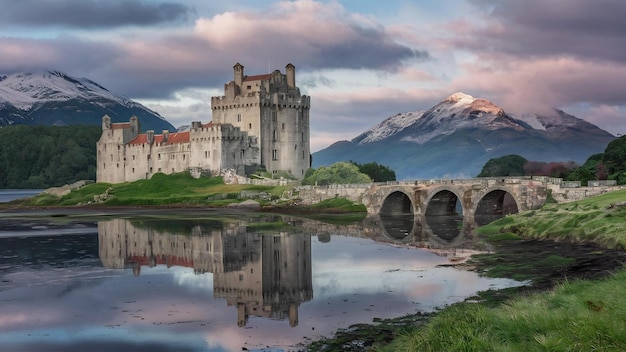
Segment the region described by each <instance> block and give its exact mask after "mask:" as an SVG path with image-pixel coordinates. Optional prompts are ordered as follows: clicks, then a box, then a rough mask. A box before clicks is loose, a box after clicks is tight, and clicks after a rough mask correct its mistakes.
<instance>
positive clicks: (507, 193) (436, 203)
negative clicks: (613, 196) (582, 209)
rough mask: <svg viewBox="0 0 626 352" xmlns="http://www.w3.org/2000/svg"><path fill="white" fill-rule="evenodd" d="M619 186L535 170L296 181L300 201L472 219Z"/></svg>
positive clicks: (388, 212)
mask: <svg viewBox="0 0 626 352" xmlns="http://www.w3.org/2000/svg"><path fill="white" fill-rule="evenodd" d="M621 188H623V186H616V185H614V184H613V185H611V184H609V185H601V186H595V187H578V186H576V187H570V186H568V185H566V184H564V183H563V180H562V179H560V178H550V177H544V176H539V177H498V178H472V179H445V180H415V181H399V182H398V181H394V182H386V183H369V184H348V185H328V186H300V187H297V188H296V189H295V192H297V196H298V197H299V198H300V199H301V200H302V203H303V204H304V205H311V204H315V203H318V202H320V201H323V200H325V199H330V198H334V197H344V198H347V199H349V200H352V201H354V202H357V203H362V204H364V205H365V207H366V208H367V213H368V214H369V215H381V216H386V215H402V214H412V215H415V216H442V215H463V217H465V218H470V219H473V218H474V217H476V216H483V215H484V216H493V215H498V216H503V215H507V214H513V213H517V212H521V211H525V210H531V209H538V208H540V207H541V206H542V205H543V204H544V203H545V202H546V199H547V198H548V194H549V193H551V194H552V198H553V199H554V200H556V201H557V202H559V203H566V202H570V201H574V200H579V199H584V198H587V197H591V196H596V195H599V194H602V193H606V192H610V191H614V190H618V189H621Z"/></svg>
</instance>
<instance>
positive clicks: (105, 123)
mask: <svg viewBox="0 0 626 352" xmlns="http://www.w3.org/2000/svg"><path fill="white" fill-rule="evenodd" d="M102 129H103V130H110V129H111V118H110V117H109V115H107V114H104V116H102Z"/></svg>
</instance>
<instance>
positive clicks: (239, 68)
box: [233, 63, 243, 88]
mask: <svg viewBox="0 0 626 352" xmlns="http://www.w3.org/2000/svg"><path fill="white" fill-rule="evenodd" d="M233 71H234V74H235V84H236V85H237V87H239V88H241V84H242V83H243V65H241V64H240V63H236V64H235V66H233Z"/></svg>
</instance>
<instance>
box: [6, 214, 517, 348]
mask: <svg viewBox="0 0 626 352" xmlns="http://www.w3.org/2000/svg"><path fill="white" fill-rule="evenodd" d="M47 215H49V214H47ZM57 215H59V214H57ZM174 215H175V216H174ZM44 219H46V220H44ZM450 221H452V222H455V223H456V225H452V226H450V225H448V226H447V227H445V228H446V230H442V231H443V232H441V233H440V236H438V235H437V234H436V232H437V231H433V230H432V229H431V227H430V226H429V225H428V222H427V221H423V224H424V225H423V226H421V225H420V226H418V225H416V221H413V220H407V219H402V218H394V219H380V218H368V219H366V220H364V221H362V222H358V223H352V224H348V225H336V224H331V223H328V222H322V221H314V220H309V219H303V218H298V217H291V216H282V215H275V214H243V213H238V214H232V213H230V214H229V213H222V212H216V211H206V212H199V211H195V212H181V213H180V214H164V213H158V214H157V213H154V214H152V213H138V212H135V213H127V214H117V215H111V214H99V215H98V214H90V215H89V216H76V214H74V216H72V217H62V216H56V217H55V216H53V217H45V218H44V217H42V216H36V214H20V215H19V216H17V215H15V214H7V213H0V351H91V352H94V351H111V350H117V351H144V350H145V351H148V350H149V351H165V350H175V351H241V350H243V349H247V350H252V351H253V350H258V351H270V350H271V351H288V350H298V346H301V345H302V344H304V343H306V342H307V341H310V340H311V339H319V338H322V337H324V336H326V337H330V336H332V334H333V333H334V332H335V331H336V330H337V329H342V328H347V327H349V326H350V325H352V324H355V323H370V322H372V320H373V319H374V318H390V317H397V316H401V315H405V314H407V313H415V312H418V311H432V310H434V309H435V308H436V307H441V306H444V305H446V304H449V303H453V302H457V301H461V300H463V299H465V298H467V297H469V296H471V295H473V294H475V293H476V292H477V291H481V290H486V289H494V288H495V289H498V288H503V287H509V286H514V285H520V284H521V283H519V282H516V281H513V280H508V279H488V278H482V277H479V276H478V275H477V274H475V273H473V272H467V271H463V270H458V269H455V268H453V267H449V266H442V265H445V264H450V263H451V262H459V261H462V260H463V259H464V258H467V257H468V256H469V255H471V254H472V253H475V252H476V250H474V249H473V248H474V238H473V237H472V235H471V233H470V232H469V231H466V230H465V228H466V227H467V226H469V225H466V224H464V223H463V219H462V217H461V218H454V219H451V220H450ZM440 222H441V221H440ZM430 224H431V225H432V224H433V223H432V221H431V222H430ZM455 233H456V235H454V234H455Z"/></svg>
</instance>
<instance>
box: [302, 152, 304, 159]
mask: <svg viewBox="0 0 626 352" xmlns="http://www.w3.org/2000/svg"><path fill="white" fill-rule="evenodd" d="M302 160H304V150H303V151H302Z"/></svg>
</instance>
